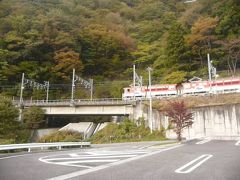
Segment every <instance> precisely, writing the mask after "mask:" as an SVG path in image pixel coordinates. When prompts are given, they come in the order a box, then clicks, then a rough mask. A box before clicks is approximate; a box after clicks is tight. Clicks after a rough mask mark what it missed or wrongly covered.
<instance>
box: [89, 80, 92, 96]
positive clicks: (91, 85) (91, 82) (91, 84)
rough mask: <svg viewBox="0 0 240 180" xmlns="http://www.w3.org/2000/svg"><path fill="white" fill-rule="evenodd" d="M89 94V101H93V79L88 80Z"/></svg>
mask: <svg viewBox="0 0 240 180" xmlns="http://www.w3.org/2000/svg"><path fill="white" fill-rule="evenodd" d="M89 81H90V92H91V100H92V99H93V79H90V80H89Z"/></svg>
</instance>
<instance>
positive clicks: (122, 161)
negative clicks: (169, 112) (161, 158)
mask: <svg viewBox="0 0 240 180" xmlns="http://www.w3.org/2000/svg"><path fill="white" fill-rule="evenodd" d="M181 146H183V144H181V145H177V146H173V147H170V148H166V149H161V150H159V151H155V152H151V153H148V154H144V155H140V156H136V157H133V158H128V159H124V160H121V161H117V162H114V163H110V164H105V165H101V166H97V167H94V168H91V169H85V170H82V171H76V172H73V173H69V174H65V175H61V176H57V177H53V178H50V179H48V180H65V179H70V178H74V177H77V176H81V175H84V174H88V173H91V172H95V171H99V170H102V169H106V168H108V167H111V166H116V165H120V164H123V163H127V162H130V161H134V160H137V159H141V158H144V157H148V156H152V155H154V154H158V153H161V152H164V151H168V150H172V149H175V148H178V147H181Z"/></svg>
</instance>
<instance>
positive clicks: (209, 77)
mask: <svg viewBox="0 0 240 180" xmlns="http://www.w3.org/2000/svg"><path fill="white" fill-rule="evenodd" d="M207 58H208V80H209V83H210V88H209V93H211V91H212V75H211V69H212V64H211V60H210V55H209V54H207Z"/></svg>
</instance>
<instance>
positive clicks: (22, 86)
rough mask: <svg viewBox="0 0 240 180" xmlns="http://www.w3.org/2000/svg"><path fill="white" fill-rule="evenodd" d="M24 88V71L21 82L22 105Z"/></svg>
mask: <svg viewBox="0 0 240 180" xmlns="http://www.w3.org/2000/svg"><path fill="white" fill-rule="evenodd" d="M23 89H24V73H22V82H21V90H20V101H19V103H20V106H21V105H22V103H23Z"/></svg>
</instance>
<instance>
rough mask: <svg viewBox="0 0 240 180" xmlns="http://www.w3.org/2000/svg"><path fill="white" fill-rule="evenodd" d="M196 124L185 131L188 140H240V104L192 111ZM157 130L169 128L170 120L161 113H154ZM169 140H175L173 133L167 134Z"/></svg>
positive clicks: (184, 135)
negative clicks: (161, 127)
mask: <svg viewBox="0 0 240 180" xmlns="http://www.w3.org/2000/svg"><path fill="white" fill-rule="evenodd" d="M192 112H194V119H193V121H194V123H193V125H192V127H190V128H186V129H185V130H184V131H183V137H185V138H186V139H193V138H204V137H210V138H214V139H239V138H240V104H235V105H219V106H207V107H199V108H194V109H192ZM153 117H154V119H153V122H154V125H153V127H154V128H155V129H159V127H160V126H161V125H163V127H165V128H167V127H168V118H167V117H165V116H163V115H162V113H161V112H159V111H154V116H153ZM167 137H168V138H175V137H176V135H175V133H174V132H173V131H168V132H167Z"/></svg>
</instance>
